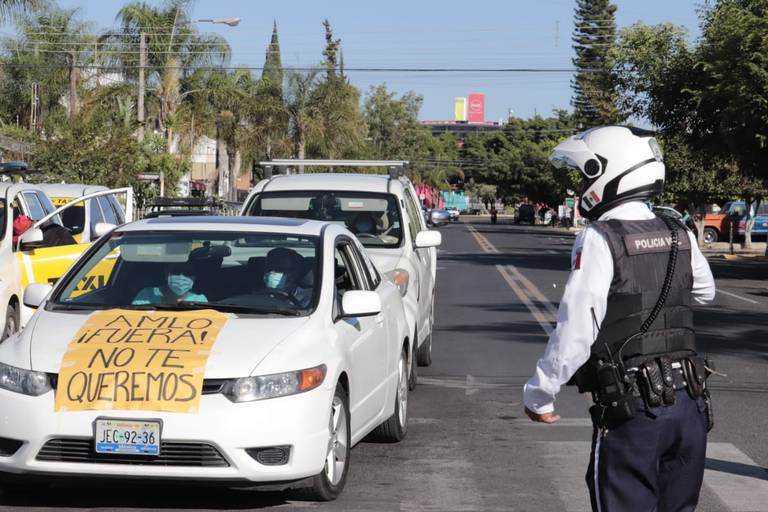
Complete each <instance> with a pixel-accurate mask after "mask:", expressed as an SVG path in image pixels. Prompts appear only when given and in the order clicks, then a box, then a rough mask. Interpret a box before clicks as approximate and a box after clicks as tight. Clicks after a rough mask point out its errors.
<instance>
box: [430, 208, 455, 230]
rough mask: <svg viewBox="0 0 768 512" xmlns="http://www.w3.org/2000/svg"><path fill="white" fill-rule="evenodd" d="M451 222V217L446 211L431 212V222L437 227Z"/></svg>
mask: <svg viewBox="0 0 768 512" xmlns="http://www.w3.org/2000/svg"><path fill="white" fill-rule="evenodd" d="M450 220H451V216H450V214H449V213H448V212H446V211H445V210H432V211H431V212H429V222H430V223H432V225H433V226H435V227H438V228H439V227H440V226H445V225H446V224H448V222H449V221H450Z"/></svg>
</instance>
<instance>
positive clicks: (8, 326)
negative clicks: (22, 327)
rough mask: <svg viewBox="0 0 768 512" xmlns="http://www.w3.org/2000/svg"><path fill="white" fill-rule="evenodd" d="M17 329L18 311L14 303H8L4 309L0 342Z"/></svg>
mask: <svg viewBox="0 0 768 512" xmlns="http://www.w3.org/2000/svg"><path fill="white" fill-rule="evenodd" d="M18 330H19V313H18V312H17V311H16V306H15V305H13V304H8V308H7V309H6V310H5V323H4V324H3V332H2V334H0V342H3V341H5V340H6V339H8V338H9V337H10V336H11V335H13V334H15V333H16V331H18Z"/></svg>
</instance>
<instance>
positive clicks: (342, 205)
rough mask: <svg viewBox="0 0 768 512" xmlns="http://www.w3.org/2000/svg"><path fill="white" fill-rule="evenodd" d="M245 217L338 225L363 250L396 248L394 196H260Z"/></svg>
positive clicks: (397, 223)
mask: <svg viewBox="0 0 768 512" xmlns="http://www.w3.org/2000/svg"><path fill="white" fill-rule="evenodd" d="M246 215H252V216H265V217H291V218H300V219H311V220H320V221H325V222H331V223H335V224H340V225H342V226H344V227H346V228H347V229H349V230H350V231H351V232H352V233H354V234H355V235H356V236H357V238H358V240H360V243H362V244H363V245H364V246H365V247H399V246H400V244H401V243H402V238H403V233H402V225H403V223H402V219H401V216H400V208H399V207H398V204H397V198H396V197H395V196H394V195H393V194H381V193H374V192H354V191H328V190H323V191H291V192H263V193H261V194H259V195H258V196H256V198H254V200H253V202H252V203H251V205H250V207H249V208H248V211H247V213H246Z"/></svg>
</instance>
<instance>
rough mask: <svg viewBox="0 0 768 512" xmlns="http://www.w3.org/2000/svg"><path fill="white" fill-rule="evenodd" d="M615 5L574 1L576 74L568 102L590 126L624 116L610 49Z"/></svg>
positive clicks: (597, 0) (604, 0) (606, 0)
mask: <svg viewBox="0 0 768 512" xmlns="http://www.w3.org/2000/svg"><path fill="white" fill-rule="evenodd" d="M615 13H616V6H615V5H613V4H612V3H611V2H610V0H577V1H576V13H575V16H574V22H575V27H574V31H573V37H572V40H573V49H574V51H575V52H576V57H574V59H573V64H574V66H576V70H577V71H576V76H575V77H574V79H573V81H572V83H571V86H572V88H573V99H572V101H571V102H572V104H573V107H574V110H575V117H576V120H577V121H578V122H579V123H580V124H581V125H582V126H583V127H584V128H591V127H593V126H600V125H604V124H614V123H617V122H619V121H622V120H623V119H624V116H622V114H621V112H620V111H619V109H618V106H617V99H618V98H617V94H616V83H615V77H614V74H613V62H612V59H611V48H612V44H613V42H614V40H615V37H616V19H615Z"/></svg>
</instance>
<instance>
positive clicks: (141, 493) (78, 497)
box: [0, 478, 302, 510]
mask: <svg viewBox="0 0 768 512" xmlns="http://www.w3.org/2000/svg"><path fill="white" fill-rule="evenodd" d="M293 500H295V501H301V500H302V498H301V496H299V495H298V494H296V491H290V490H289V491H285V492H275V491H258V490H254V489H229V488H225V487H214V486H195V487H193V486H191V485H181V484H175V483H174V484H167V483H162V482H157V481H156V482H152V483H150V482H142V481H139V480H134V479H129V478H126V479H125V480H122V481H121V483H119V484H118V483H112V482H108V483H103V482H101V483H99V482H94V483H93V484H90V485H89V484H87V483H84V482H80V483H76V484H72V483H67V484H66V485H65V484H58V483H56V484H53V485H51V486H49V487H47V488H46V487H42V486H40V487H35V490H34V491H33V492H28V493H22V492H18V493H10V494H8V493H5V492H3V493H2V494H0V508H5V507H12V506H13V507H24V508H27V507H44V508H51V509H54V508H66V509H70V508H105V509H108V510H114V509H122V508H125V509H141V508H146V509H149V510H162V509H177V510H179V509H188V510H205V509H212V510H225V509H226V510H246V509H261V508H268V507H275V506H278V505H286V504H288V503H289V501H293Z"/></svg>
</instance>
